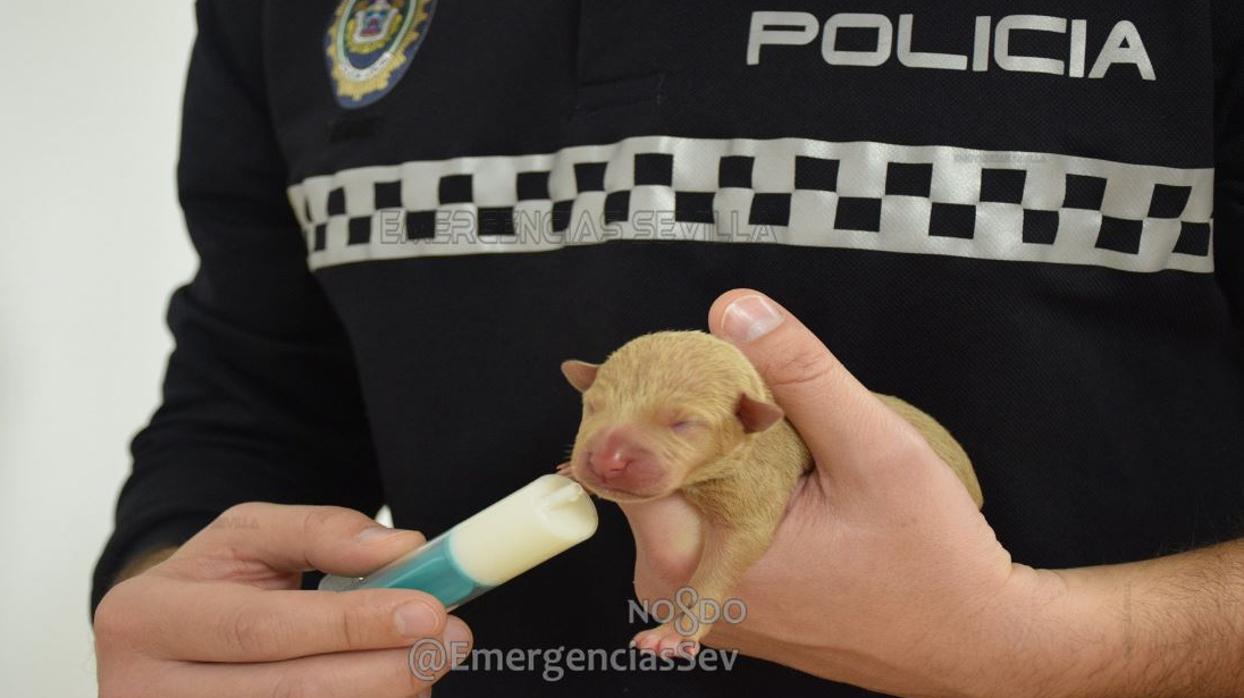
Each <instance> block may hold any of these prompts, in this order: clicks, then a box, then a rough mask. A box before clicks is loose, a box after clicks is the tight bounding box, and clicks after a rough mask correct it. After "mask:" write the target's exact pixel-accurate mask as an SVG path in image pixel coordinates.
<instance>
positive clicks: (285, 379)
mask: <svg viewBox="0 0 1244 698" xmlns="http://www.w3.org/2000/svg"><path fill="white" fill-rule="evenodd" d="M832 5H835V4H834V3H830V4H828V6H827V4H826V3H812V2H805V3H802V4H800V3H795V4H794V5H791V3H766V2H763V1H762V0H758V1H756V2H718V1H712V2H710V1H709V0H688V1H686V2H677V3H674V2H627V3H621V2H608V1H606V0H580V1H579V2H557V1H554V0H545V1H538V2H511V1H508V0H506V1H498V0H491V1H489V2H485V1H484V0H298V1H297V2H294V1H293V0H268V1H265V2H256V1H254V0H200V1H199V3H198V7H197V15H198V22H199V36H198V39H197V41H196V44H195V47H194V51H193V57H192V60H191V66H190V74H189V80H188V85H187V90H186V97H185V109H184V125H183V140H182V150H181V159H180V164H179V168H178V180H179V184H180V192H181V203H182V205H183V207H184V210H185V214H186V220H187V225H188V228H189V232H190V235H191V237H192V239H193V242H194V245H195V247H196V249H197V251H198V254H199V256H200V259H201V267H200V269H199V270H198V272H197V274H196V275H195V277H194V279H193V281H192V282H191V283H189V284H188V285H186V286H185V287H183V288H181V289H179V290H178V291H177V292H176V293H175V295H174V296H173V299H172V301H171V305H170V308H169V315H168V320H169V324H170V326H171V329H172V331H173V333H174V335H175V338H176V342H177V346H176V350H175V352H174V354H173V355H172V357H171V359H170V362H169V367H168V374H167V379H166V383H165V392H164V402H163V405H162V406H161V407H160V409H159V410H158V411H157V413H156V414H155V415H154V417H153V419H152V421H151V423H150V425H149V426H147V427H146V428H145V429H144V430H143V431H142V432H141V433H140V434H139V435H138V436H137V437H136V438H135V440H134V442H133V454H134V465H133V474H132V475H131V477H130V478H129V480H128V482H127V483H126V485H125V488H124V491H123V492H122V494H121V497H120V501H119V505H118V511H117V521H116V530H115V532H114V533H113V536H112V538H111V540H110V541H109V543H108V545H107V548H106V549H105V551H104V553H103V556H102V558H101V560H100V562H99V566H98V568H97V570H96V577H95V592H94V600H95V602H98V599H99V597H100V596H101V595H102V594H103V592H104V591H106V589H107V586H108V584H109V582H110V580H111V579H112V578H113V576H114V575H115V573H116V571H117V569H118V568H119V566H120V565H122V564H123V563H124V562H125V561H126V560H127V559H130V558H131V557H132V556H134V555H136V554H139V553H141V552H142V551H144V550H147V549H150V548H153V547H155V546H158V545H163V544H168V543H177V542H180V541H183V540H185V539H186V538H187V537H188V536H190V535H192V534H193V533H194V532H195V531H196V530H198V529H199V528H201V527H202V526H203V525H205V524H206V523H207V522H208V521H210V520H211V519H212V518H213V517H214V516H215V515H217V514H218V513H220V512H221V511H222V510H223V509H224V508H226V507H228V506H229V505H231V504H234V503H236V502H240V501H245V500H267V501H275V502H291V503H313V504H337V505H345V506H350V507H355V508H357V509H359V510H362V511H365V512H368V513H372V512H375V511H376V509H377V508H378V507H379V506H380V505H381V504H382V503H388V504H389V506H390V507H391V508H392V511H393V515H394V520H395V522H396V524H397V525H398V526H402V527H409V528H418V529H420V530H423V531H426V532H428V533H429V534H434V533H437V532H439V531H442V530H444V529H446V528H447V527H449V526H450V525H452V524H453V523H455V522H456V521H458V520H460V519H461V518H463V517H464V516H466V515H468V514H470V513H472V512H474V511H476V510H478V509H479V508H481V507H482V506H484V505H486V504H488V503H490V502H492V501H494V500H495V499H497V498H498V497H500V496H501V495H503V494H505V493H507V492H510V491H511V490H513V489H515V488H517V487H518V486H520V485H522V484H523V483H525V482H527V481H529V480H531V479H532V478H533V477H535V476H536V475H539V474H542V473H546V472H550V471H551V470H552V468H553V467H554V466H555V465H556V464H557V463H558V462H559V461H560V459H561V457H562V456H563V455H564V454H565V452H566V448H567V446H568V444H569V443H570V442H571V440H572V438H573V435H574V432H575V428H576V425H577V421H578V415H579V407H578V395H577V394H576V393H575V392H574V391H573V390H571V389H570V388H569V387H568V386H566V385H565V383H564V381H563V380H562V378H561V376H560V375H559V372H558V364H559V362H560V361H561V360H563V359H565V358H569V357H578V358H583V359H590V360H599V359H602V358H603V357H604V356H605V355H606V353H607V352H608V351H609V350H611V349H613V348H616V347H617V346H619V345H621V344H622V343H623V342H625V341H626V340H627V339H629V338H632V337H634V336H636V335H639V334H641V333H644V332H648V331H652V330H657V329H668V328H702V327H703V326H704V321H705V314H706V311H707V309H708V307H709V305H710V303H711V302H712V300H713V299H714V298H715V297H716V296H717V295H718V294H719V293H721V292H722V291H724V290H726V289H729V288H733V287H739V286H748V287H754V288H758V289H762V290H764V291H765V292H767V293H769V294H771V295H772V296H774V297H775V298H776V299H778V300H779V301H780V302H782V303H783V304H785V305H786V307H788V308H789V309H790V310H791V311H792V312H793V313H795V314H796V315H797V316H798V317H800V318H801V319H802V320H803V321H804V322H805V323H806V324H807V325H808V326H809V327H810V328H811V329H812V330H813V331H814V332H815V333H816V334H817V335H818V336H820V337H821V338H822V339H823V340H824V341H825V343H826V344H827V345H828V346H829V347H831V348H832V349H833V351H834V352H835V353H836V354H837V356H838V357H840V358H841V360H842V361H843V362H844V363H845V364H846V366H848V367H849V368H850V369H851V370H852V371H853V372H854V373H855V374H856V375H857V376H858V377H859V378H860V379H861V380H862V381H863V382H864V383H865V384H866V385H868V386H869V387H870V388H871V389H873V390H876V391H879V392H882V393H893V394H899V395H902V396H903V397H904V398H905V399H907V400H909V401H910V402H912V403H913V404H916V405H919V406H920V407H922V408H924V409H926V410H927V411H929V412H930V413H931V414H934V415H936V416H937V417H938V419H939V420H941V421H942V422H943V423H944V424H945V425H946V426H947V427H948V428H949V429H950V430H951V431H952V432H953V433H954V434H956V436H957V437H958V438H959V439H960V440H961V441H962V443H963V444H964V446H965V447H966V449H967V451H968V452H969V453H970V454H971V455H972V458H973V461H974V463H975V465H976V468H977V471H978V473H979V476H980V480H981V484H982V487H983V489H984V492H985V499H986V506H985V514H986V515H987V517H988V519H989V521H990V523H991V524H992V525H993V527H994V529H995V530H996V531H997V533H998V536H999V538H1000V540H1001V542H1002V543H1003V544H1004V545H1005V546H1006V548H1007V549H1008V550H1009V551H1011V553H1012V554H1013V555H1014V558H1015V559H1016V560H1017V561H1020V562H1024V563H1027V564H1030V565H1035V566H1041V567H1055V568H1061V567H1069V566H1081V565H1097V564H1103V563H1113V562H1121V561H1128V560H1139V559H1144V558H1151V557H1154V556H1157V555H1161V554H1164V553H1169V552H1172V551H1176V550H1182V549H1186V548H1189V547H1194V546H1199V545H1203V544H1208V543H1211V542H1215V541H1220V540H1224V539H1230V538H1234V537H1238V536H1240V535H1242V534H1244V530H1242V525H1241V524H1242V522H1244V428H1242V427H1244V380H1242V377H1244V371H1242V352H1241V346H1242V343H1241V333H1240V328H1241V303H1242V301H1244V271H1242V270H1244V247H1242V245H1241V242H1240V228H1241V225H1244V49H1242V48H1241V37H1242V35H1244V30H1242V29H1241V25H1242V19H1244V12H1242V10H1241V5H1240V4H1239V3H1238V2H1235V1H1234V0H1230V1H1228V0H1221V1H1219V0H1190V1H1186V2H1184V1H1181V2H1173V1H1170V0H1134V1H1132V2H1126V3H1124V2H1098V3H1091V4H1085V3H1074V2H1066V1H1065V0H1040V1H1037V2H1031V3H1028V4H1027V5H1025V6H1024V7H1023V8H1016V9H1015V12H1021V11H1022V12H1026V13H1030V14H1006V13H1007V12H1010V11H1011V9H1010V8H1009V6H1008V8H1007V9H1006V10H1001V9H999V8H998V7H997V6H996V4H995V3H988V2H984V1H983V0H977V1H972V2H960V3H953V4H951V5H946V4H944V3H932V2H923V1H921V0H907V2H891V1H889V0H874V1H873V2H865V3H857V4H856V5H854V6H852V7H851V8H837V9H836V8H835V7H831V6H832ZM846 9H850V10H851V11H850V12H846V11H843V10H846ZM601 509H602V522H601V528H600V531H599V533H598V534H597V535H596V537H595V538H594V539H592V540H591V541H590V542H588V543H586V544H584V545H582V546H580V547H578V548H576V549H574V550H573V551H571V552H570V553H568V554H566V555H564V556H562V557H560V558H558V559H556V560H554V561H551V562H550V563H548V564H546V565H544V566H542V567H540V568H538V569H536V570H534V571H532V572H530V573H528V574H526V575H524V576H523V577H521V578H519V579H517V580H515V581H514V582H512V583H510V584H508V585H506V586H505V587H504V588H502V589H498V590H496V591H494V592H491V593H490V594H488V595H485V596H484V597H482V598H480V599H479V600H477V601H474V602H472V603H471V604H470V605H469V606H467V607H465V608H463V609H462V610H461V615H462V616H463V617H464V618H465V619H466V620H467V621H468V622H469V623H470V625H471V626H472V627H473V629H474V631H475V634H476V637H477V639H478V643H479V646H481V647H485V648H500V649H502V650H508V649H510V648H524V649H526V648H556V647H567V648H569V647H578V648H603V649H607V650H612V649H615V648H618V647H622V646H624V644H625V642H626V640H627V639H628V638H629V637H630V636H631V635H632V634H633V633H634V632H635V631H636V630H638V629H639V627H638V626H636V625H634V624H632V623H631V622H630V621H631V620H632V618H630V617H628V607H627V603H626V602H627V599H629V598H631V594H632V588H631V579H632V563H633V554H634V552H633V543H632V541H631V538H630V534H629V531H628V529H627V527H626V525H625V521H624V520H623V518H622V517H621V516H620V514H619V513H618V512H617V510H616V508H615V507H613V506H608V505H607V506H603V507H601ZM826 592H827V593H832V590H826ZM843 632H849V629H846V628H844V629H843ZM546 678H547V677H544V676H542V675H541V672H540V671H538V670H536V671H471V672H460V673H455V674H453V675H452V676H450V677H449V678H448V679H447V680H446V681H444V682H443V683H442V684H441V685H439V686H438V687H437V689H436V693H437V695H438V696H442V695H443V696H453V695H463V696H476V695H478V696H485V695H495V694H497V693H498V692H499V691H501V690H509V691H515V692H517V694H518V695H524V694H530V693H542V694H553V695H558V694H565V695H579V694H582V693H583V692H585V691H591V692H592V693H593V695H598V696H607V695H608V696H611V695H670V696H698V695H705V696H708V695H712V696H723V695H756V694H759V695H770V694H772V695H779V694H780V695H791V696H795V695H817V696H825V695H833V696H855V695H863V694H864V693H863V692H861V691H858V690H856V689H852V688H849V687H845V686H844V687H839V686H832V685H829V684H827V683H825V682H823V681H820V680H817V679H813V678H811V677H808V676H805V675H802V674H799V673H797V672H794V671H791V670H788V669H785V668H783V667H779V666H777V665H772V664H768V663H765V662H761V661H758V660H748V659H745V658H744V659H740V660H739V662H738V664H737V665H736V666H734V667H733V668H732V669H731V670H730V671H720V670H719V671H696V672H643V671H629V670H620V671H618V670H611V671H601V670H596V671H591V672H568V673H566V675H565V676H564V677H563V678H562V679H561V680H560V681H558V682H555V683H551V682H548V681H546V680H545V679H546ZM559 692H561V693H559Z"/></svg>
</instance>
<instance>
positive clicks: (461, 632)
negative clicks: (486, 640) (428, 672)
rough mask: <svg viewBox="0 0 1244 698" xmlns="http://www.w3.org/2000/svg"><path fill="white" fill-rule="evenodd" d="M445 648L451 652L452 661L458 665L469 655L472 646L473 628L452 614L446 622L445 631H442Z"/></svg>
mask: <svg viewBox="0 0 1244 698" xmlns="http://www.w3.org/2000/svg"><path fill="white" fill-rule="evenodd" d="M441 638H442V639H443V640H444V642H445V649H446V650H448V652H449V659H450V661H451V662H452V663H453V664H455V665H457V664H460V663H462V661H463V660H465V659H466V657H467V650H468V649H469V648H470V646H471V629H470V628H468V627H467V624H466V623H463V622H462V619H461V618H458V617H457V616H450V617H449V620H447V621H446V622H445V632H443V633H441Z"/></svg>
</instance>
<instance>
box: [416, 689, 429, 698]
mask: <svg viewBox="0 0 1244 698" xmlns="http://www.w3.org/2000/svg"><path fill="white" fill-rule="evenodd" d="M415 698H432V689H430V688H425V689H423V690H422V691H420V692H419V695H417V696H415Z"/></svg>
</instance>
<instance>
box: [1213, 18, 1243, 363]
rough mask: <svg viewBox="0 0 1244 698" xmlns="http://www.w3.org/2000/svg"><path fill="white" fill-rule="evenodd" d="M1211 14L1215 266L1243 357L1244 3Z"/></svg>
mask: <svg viewBox="0 0 1244 698" xmlns="http://www.w3.org/2000/svg"><path fill="white" fill-rule="evenodd" d="M1214 9H1215V12H1214V65H1215V76H1214V78H1215V85H1214V86H1215V94H1216V100H1215V102H1216V103H1215V105H1214V113H1215V124H1214V126H1215V128H1214V131H1215V134H1214V135H1215V186H1214V189H1215V191H1214V266H1215V269H1216V273H1217V275H1218V280H1219V283H1220V284H1221V285H1222V288H1223V290H1224V292H1225V293H1226V296H1227V300H1228V302H1229V303H1230V304H1231V311H1232V317H1233V318H1234V320H1235V326H1236V329H1237V330H1238V331H1239V337H1240V351H1241V355H1242V356H1244V3H1240V2H1239V0H1215V8H1214Z"/></svg>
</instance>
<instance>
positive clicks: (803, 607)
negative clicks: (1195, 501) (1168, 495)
mask: <svg viewBox="0 0 1244 698" xmlns="http://www.w3.org/2000/svg"><path fill="white" fill-rule="evenodd" d="M709 325H710V327H711V329H712V332H713V333H714V334H715V335H717V336H719V337H722V338H724V339H727V340H728V341H730V342H731V343H733V344H734V345H735V346H737V347H738V348H739V349H740V350H741V351H742V352H743V353H744V355H746V357H747V358H748V359H749V360H750V361H751V363H752V364H753V365H755V367H756V368H757V369H758V371H759V373H760V375H761V377H762V378H763V379H764V381H765V382H766V383H767V384H768V386H769V388H770V389H771V390H772V393H773V396H774V399H775V401H776V403H777V404H778V405H779V406H780V407H781V408H782V410H783V411H784V412H785V415H786V417H787V418H788V419H789V420H790V422H791V424H792V425H793V426H794V427H795V429H797V430H798V433H799V434H800V435H801V436H802V438H803V440H804V441H805V442H806V444H807V446H808V448H809V450H810V451H811V455H812V457H813V460H814V462H815V465H814V467H813V469H812V470H811V471H809V472H808V473H807V474H806V475H805V476H803V477H801V478H799V479H798V480H797V482H796V484H795V486H794V491H793V494H792V495H791V497H790V500H789V503H788V505H787V508H786V512H785V516H784V517H783V518H782V520H781V522H780V524H779V525H778V528H777V531H776V534H775V536H774V538H773V541H772V544H771V545H770V546H769V548H768V549H767V551H765V552H764V554H763V556H762V557H760V559H759V561H758V562H756V563H755V564H754V565H752V566H750V567H749V568H748V569H747V571H746V573H745V574H744V575H743V577H742V579H741V581H740V582H739V583H738V584H737V585H736V586H735V587H734V589H733V592H732V594H731V595H732V596H735V597H738V598H740V599H742V600H743V601H744V602H745V603H746V606H747V617H746V620H745V621H744V622H742V623H739V624H729V623H720V622H719V623H717V624H715V625H714V626H713V628H712V632H711V634H709V635H708V637H707V639H706V642H707V643H708V644H711V645H714V646H720V647H732V648H737V649H739V650H741V651H742V652H743V653H745V654H749V655H752V656H756V657H761V658H765V659H769V660H772V661H775V662H779V663H781V664H785V665H788V666H792V667H794V668H797V669H800V670H803V671H806V672H808V673H811V674H815V675H817V676H821V677H824V678H828V679H832V680H835V681H842V682H847V683H852V684H856V685H860V686H863V687H866V688H869V689H872V690H876V691H881V692H885V693H892V694H895V695H903V696H999V695H1006V696H1028V695H1033V696H1037V695H1040V696H1046V695H1052V696H1064V695H1065V696H1080V695H1083V696H1132V695H1136V696H1141V695H1145V696H1158V695H1182V696H1218V695H1223V696H1226V695H1238V694H1239V691H1240V689H1241V686H1240V682H1241V681H1244V678H1241V677H1242V674H1241V671H1240V670H1241V665H1242V660H1241V657H1242V656H1244V654H1242V652H1244V637H1241V635H1240V634H1239V632H1238V623H1237V621H1238V617H1240V616H1241V612H1244V606H1242V605H1241V602H1240V601H1239V599H1240V598H1241V597H1242V596H1244V546H1241V545H1240V544H1239V543H1238V542H1236V543H1228V544H1225V545H1222V546H1218V547H1217V548H1213V549H1209V550H1207V551H1201V552H1196V553H1187V554H1184V555H1179V556H1172V557H1170V558H1164V559H1162V560H1156V561H1152V562H1145V563H1135V564H1130V565H1118V566H1113V567H1101V568H1086V569H1080V570H1065V571H1057V572H1055V571H1048V570H1035V569H1033V568H1030V567H1027V566H1024V565H1020V564H1015V563H1013V562H1012V560H1011V557H1010V555H1009V554H1008V553H1007V551H1006V550H1005V549H1004V548H1003V547H1002V545H1001V544H1000V543H999V542H998V540H997V538H996V536H995V534H994V532H993V530H992V529H991V528H990V526H989V524H988V523H987V522H986V520H985V519H984V517H983V516H982V515H981V513H980V512H979V510H978V509H977V506H976V504H975V503H974V502H973V499H972V497H970V496H969V492H968V490H967V489H965V487H964V485H963V483H962V482H961V481H960V480H959V479H957V478H956V477H955V474H954V472H953V471H952V470H951V469H950V468H948V467H946V466H947V464H946V462H945V461H944V460H943V459H942V458H940V457H939V456H938V454H937V453H936V452H935V451H934V449H933V448H932V447H931V446H930V444H929V442H928V441H927V440H926V438H925V437H924V436H922V435H921V433H920V431H918V430H917V429H916V428H914V427H913V426H912V424H911V422H909V421H908V420H907V419H904V418H903V417H902V416H900V415H899V414H898V413H897V412H896V411H895V410H893V409H891V408H890V407H889V406H887V404H886V402H885V401H883V399H881V398H879V397H878V396H876V395H874V394H873V393H871V392H870V391H869V390H867V389H866V388H865V387H864V386H863V385H861V384H860V383H859V382H858V381H857V380H856V379H855V378H854V377H853V376H852V375H851V374H850V372H849V371H848V370H847V369H846V368H845V367H843V366H842V365H841V364H840V363H838V361H837V360H836V359H835V358H834V357H833V355H832V354H831V353H830V352H829V350H828V349H827V348H826V347H825V346H824V345H823V344H822V343H821V342H820V341H819V340H818V339H817V338H816V337H815V336H813V335H812V334H811V332H809V330H808V329H807V328H806V327H804V326H803V325H802V323H800V322H799V321H798V320H797V319H796V318H794V317H792V316H791V315H790V314H789V313H787V312H786V311H785V310H783V309H782V308H780V307H779V306H778V305H777V304H776V303H774V302H773V301H771V300H770V299H768V298H766V297H764V296H763V295H761V294H759V293H757V292H754V291H747V290H738V291H732V292H730V293H727V294H725V295H723V296H722V297H721V298H719V299H718V300H717V302H716V303H715V304H714V305H713V308H712V310H711V311H710V317H709ZM622 508H623V510H624V512H625V513H626V515H627V517H628V519H629V521H630V523H631V527H632V529H633V532H634V535H635V539H636V548H637V553H638V554H637V560H636V566H635V587H636V591H637V593H638V595H639V596H640V597H641V598H644V599H650V600H651V599H657V598H669V597H670V595H671V593H672V592H673V591H674V590H676V589H678V588H680V587H682V586H684V585H686V584H687V583H688V581H689V580H691V579H692V578H693V575H694V573H695V571H696V569H697V567H698V566H699V564H700V561H701V554H702V550H707V549H708V547H707V546H705V545H704V530H705V528H706V527H704V526H702V525H701V516H700V514H699V511H698V510H697V509H696V508H694V507H693V506H692V505H691V504H690V503H689V502H688V500H687V499H686V498H685V497H684V496H683V495H682V494H674V495H671V496H668V497H663V498H660V499H656V500H651V501H639V502H630V503H627V502H625V501H623V502H622ZM1203 575H1212V576H1214V577H1215V581H1216V582H1217V584H1216V585H1215V589H1213V590H1207V591H1205V592H1203V593H1200V594H1192V595H1189V596H1187V597H1186V598H1177V597H1175V596H1174V595H1172V594H1171V593H1170V591H1169V588H1168V587H1172V586H1178V587H1181V588H1183V587H1185V585H1192V584H1194V580H1196V579H1198V578H1200V577H1202V576H1203ZM1224 611H1225V613H1224ZM1162 618H1165V620H1161V619H1162ZM1205 623H1209V624H1210V627H1212V628H1216V629H1218V630H1220V631H1222V632H1221V633H1214V634H1212V635H1211V636H1212V637H1213V638H1214V640H1213V641H1212V642H1211V641H1209V640H1208V639H1205V638H1201V637H1199V636H1196V637H1194V636H1193V635H1192V632H1191V629H1195V628H1200V629H1204V627H1205ZM1233 629H1235V630H1233ZM1171 642H1182V643H1184V644H1183V645H1182V647H1183V651H1181V652H1177V653H1172V652H1171V651H1170V643H1171ZM1184 651H1186V652H1188V653H1190V656H1185V655H1184ZM1208 657H1215V658H1218V659H1219V660H1220V661H1221V662H1222V664H1218V665H1215V664H1210V663H1207V661H1206V658H1208ZM1190 659H1195V660H1196V661H1188V660H1190ZM1233 667H1234V668H1233Z"/></svg>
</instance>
